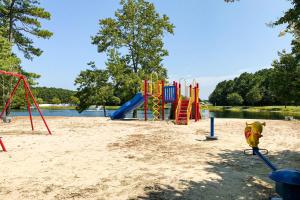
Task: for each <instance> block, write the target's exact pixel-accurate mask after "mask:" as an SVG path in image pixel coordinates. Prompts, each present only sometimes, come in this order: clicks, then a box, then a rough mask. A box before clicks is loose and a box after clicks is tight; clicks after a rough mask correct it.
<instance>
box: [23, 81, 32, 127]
mask: <svg viewBox="0 0 300 200" xmlns="http://www.w3.org/2000/svg"><path fill="white" fill-rule="evenodd" d="M23 83H24V90H25V98H26V102H27V110H28V113H29V119H30V123H31V129H32V130H33V131H34V127H33V122H32V114H31V109H30V101H29V98H28V90H27V88H26V85H25V80H24V79H23Z"/></svg>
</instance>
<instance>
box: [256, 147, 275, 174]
mask: <svg viewBox="0 0 300 200" xmlns="http://www.w3.org/2000/svg"><path fill="white" fill-rule="evenodd" d="M253 153H254V154H256V155H258V157H260V158H261V159H262V160H263V161H264V162H265V164H266V165H268V167H270V168H271V169H272V171H276V170H277V167H275V165H273V164H272V163H271V162H270V161H269V160H268V159H267V158H266V157H265V156H264V155H262V154H261V153H260V152H259V149H258V148H255V147H254V148H253Z"/></svg>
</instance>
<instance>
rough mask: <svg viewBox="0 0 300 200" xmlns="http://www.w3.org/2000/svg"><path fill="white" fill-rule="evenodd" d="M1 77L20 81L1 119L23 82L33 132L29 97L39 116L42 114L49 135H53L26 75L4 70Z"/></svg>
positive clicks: (0, 72) (0, 73) (1, 71)
mask: <svg viewBox="0 0 300 200" xmlns="http://www.w3.org/2000/svg"><path fill="white" fill-rule="evenodd" d="M0 75H4V76H11V77H15V78H17V79H18V81H17V83H16V85H15V86H14V88H13V90H12V92H11V94H10V96H9V99H8V100H7V102H6V104H5V106H4V108H3V110H2V112H1V114H0V118H3V115H4V113H5V111H6V110H7V108H8V107H9V105H10V104H11V102H12V99H13V97H14V95H15V93H16V91H17V89H18V87H19V86H20V84H21V82H22V83H23V85H24V91H25V100H26V103H27V110H28V113H29V119H30V123H31V129H32V131H34V126H33V120H32V113H31V108H30V106H31V103H30V99H29V97H31V99H32V101H33V103H34V105H35V107H36V109H37V110H38V112H39V114H40V116H41V118H42V120H43V122H44V124H45V126H46V128H47V131H48V133H49V135H51V134H52V133H51V131H50V129H49V127H48V124H47V122H46V120H45V118H44V116H43V114H42V112H41V110H40V107H39V105H38V104H37V102H36V100H35V98H34V96H33V94H32V92H31V90H30V87H29V84H28V82H27V78H26V77H25V76H24V75H22V74H18V73H13V72H6V71H3V70H0Z"/></svg>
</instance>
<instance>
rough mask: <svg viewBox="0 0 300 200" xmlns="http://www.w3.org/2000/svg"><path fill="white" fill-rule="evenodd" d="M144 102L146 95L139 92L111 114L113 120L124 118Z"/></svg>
mask: <svg viewBox="0 0 300 200" xmlns="http://www.w3.org/2000/svg"><path fill="white" fill-rule="evenodd" d="M142 103H144V96H143V94H142V93H137V94H136V95H135V96H134V97H133V98H132V99H131V100H129V101H127V102H126V103H125V104H123V105H122V106H121V108H119V109H118V110H116V111H115V112H113V113H112V114H111V115H110V118H111V119H112V120H114V119H123V118H125V115H126V114H127V113H129V112H131V111H133V110H135V109H137V108H138V107H139V106H140V105H141V104H142Z"/></svg>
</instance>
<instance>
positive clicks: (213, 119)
mask: <svg viewBox="0 0 300 200" xmlns="http://www.w3.org/2000/svg"><path fill="white" fill-rule="evenodd" d="M214 136H215V118H214V117H211V118H210V137H214Z"/></svg>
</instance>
